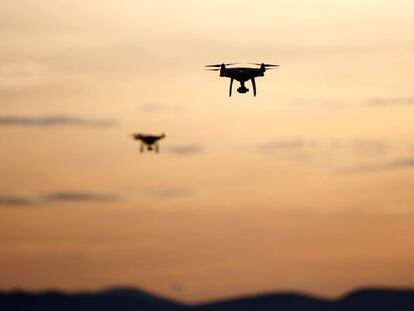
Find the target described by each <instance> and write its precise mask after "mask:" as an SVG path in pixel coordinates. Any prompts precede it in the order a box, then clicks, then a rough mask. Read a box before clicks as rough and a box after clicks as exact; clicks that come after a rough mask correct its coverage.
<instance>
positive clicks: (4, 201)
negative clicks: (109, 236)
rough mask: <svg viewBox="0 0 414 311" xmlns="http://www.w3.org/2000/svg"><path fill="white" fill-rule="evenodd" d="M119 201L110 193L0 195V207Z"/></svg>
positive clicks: (63, 192) (65, 192)
mask: <svg viewBox="0 0 414 311" xmlns="http://www.w3.org/2000/svg"><path fill="white" fill-rule="evenodd" d="M116 201H119V196H118V195H116V194H112V193H98V192H73V191H62V192H53V193H48V194H46V195H44V196H26V197H22V196H11V195H10V196H9V195H6V196H0V207H32V206H40V205H41V203H43V204H47V203H65V202H67V203H88V202H89V203H91V202H96V203H106V202H116Z"/></svg>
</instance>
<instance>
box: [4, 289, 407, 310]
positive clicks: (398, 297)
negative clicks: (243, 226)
mask: <svg viewBox="0 0 414 311" xmlns="http://www.w3.org/2000/svg"><path fill="white" fill-rule="evenodd" d="M0 310H2V311H8V310H13V311H20V310H25V311H34V310H36V311H49V310H63V311H68V310H77V311H86V310H87V311H94V310H99V311H115V310H122V311H130V310H131V311H132V310H134V311H163V310H172V311H224V310H226V311H245V310H246V311H247V310H255V311H275V310H276V311H285V310H286V311H287V310H289V311H362V310H364V311H365V310H375V311H412V310H414V290H391V289H365V290H359V291H355V292H353V293H351V294H349V295H346V296H344V297H343V298H341V299H337V300H325V299H320V298H316V297H311V296H306V295H300V294H295V293H276V294H266V295H259V296H252V297H243V298H237V299H231V300H230V299H229V300H225V301H219V302H212V303H206V304H201V305H186V304H183V303H179V302H176V301H174V300H170V299H166V298H162V297H158V296H156V295H151V294H148V293H146V292H144V291H139V290H136V289H131V288H115V289H109V290H104V291H101V292H97V293H93V292H83V293H75V294H68V293H61V292H53V291H48V292H44V293H27V292H22V291H14V292H8V293H5V292H0Z"/></svg>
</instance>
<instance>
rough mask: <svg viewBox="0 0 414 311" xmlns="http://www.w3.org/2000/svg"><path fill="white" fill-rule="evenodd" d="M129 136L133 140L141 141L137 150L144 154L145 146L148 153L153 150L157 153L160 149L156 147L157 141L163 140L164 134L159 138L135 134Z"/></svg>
mask: <svg viewBox="0 0 414 311" xmlns="http://www.w3.org/2000/svg"><path fill="white" fill-rule="evenodd" d="M131 136H132V137H133V138H134V140H140V141H141V146H140V149H139V150H140V151H141V153H142V152H144V149H145V146H147V150H148V151H153V150H155V152H159V151H160V148H159V146H158V141H159V140H160V139H162V138H164V137H165V134H161V135H160V136H157V135H145V134H139V133H136V134H132V135H131Z"/></svg>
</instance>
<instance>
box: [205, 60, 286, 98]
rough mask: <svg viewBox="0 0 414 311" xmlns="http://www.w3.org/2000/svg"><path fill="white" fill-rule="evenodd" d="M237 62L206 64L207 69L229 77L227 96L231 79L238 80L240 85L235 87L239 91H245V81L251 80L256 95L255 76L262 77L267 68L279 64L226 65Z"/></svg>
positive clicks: (231, 82)
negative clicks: (253, 66) (254, 66)
mask: <svg viewBox="0 0 414 311" xmlns="http://www.w3.org/2000/svg"><path fill="white" fill-rule="evenodd" d="M236 64H237V63H231V64H216V65H207V66H205V67H207V68H208V69H206V70H209V71H220V77H226V78H230V91H229V96H231V93H232V88H233V81H234V80H237V81H239V82H240V87H239V88H237V92H239V93H242V94H244V93H247V92H248V91H249V89H248V88H247V87H246V86H245V83H246V81H248V80H251V81H252V85H253V95H254V96H256V81H255V78H256V77H263V76H264V73H265V72H266V70H268V69H274V68H276V67H279V65H273V64H264V63H261V64H259V63H251V64H252V65H256V66H260V67H259V68H251V67H230V68H228V67H226V66H232V65H236Z"/></svg>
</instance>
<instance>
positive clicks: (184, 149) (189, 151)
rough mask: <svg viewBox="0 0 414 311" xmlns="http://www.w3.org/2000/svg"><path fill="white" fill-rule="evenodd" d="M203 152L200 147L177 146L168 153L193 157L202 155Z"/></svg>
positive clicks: (169, 149)
mask: <svg viewBox="0 0 414 311" xmlns="http://www.w3.org/2000/svg"><path fill="white" fill-rule="evenodd" d="M202 151H203V150H202V148H201V146H199V145H177V146H172V147H170V148H168V152H170V153H174V154H176V155H193V154H197V153H201V152H202Z"/></svg>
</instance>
